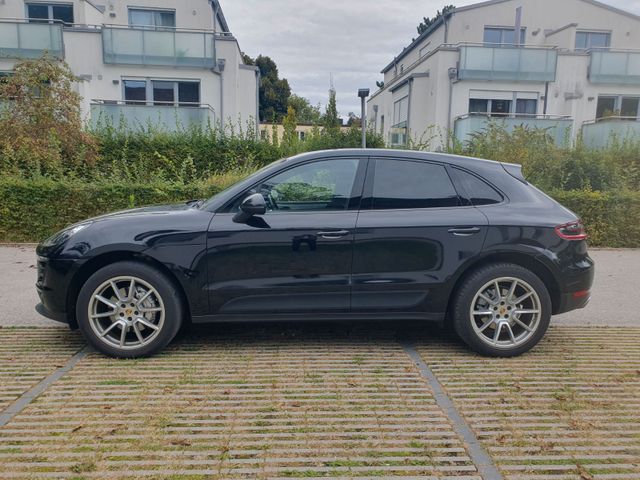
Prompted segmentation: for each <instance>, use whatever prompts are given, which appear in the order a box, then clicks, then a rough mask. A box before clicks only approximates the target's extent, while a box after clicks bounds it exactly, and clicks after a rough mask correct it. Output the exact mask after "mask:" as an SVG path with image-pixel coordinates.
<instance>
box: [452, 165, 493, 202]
mask: <svg viewBox="0 0 640 480" xmlns="http://www.w3.org/2000/svg"><path fill="white" fill-rule="evenodd" d="M451 171H452V175H453V178H454V180H455V182H456V184H458V185H459V186H461V187H462V189H463V191H464V192H465V193H466V197H467V199H468V200H469V202H470V203H471V205H475V206H479V205H493V204H496V203H501V202H502V201H503V200H504V199H503V197H502V195H500V193H498V191H497V190H496V189H495V188H493V187H492V186H491V185H489V184H488V183H487V182H485V181H484V180H481V179H480V178H478V177H476V176H475V175H473V174H471V173H469V172H465V171H464V170H460V169H458V168H452V169H451ZM461 193H462V192H461Z"/></svg>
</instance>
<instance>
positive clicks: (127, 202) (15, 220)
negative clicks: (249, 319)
mask: <svg viewBox="0 0 640 480" xmlns="http://www.w3.org/2000/svg"><path fill="white" fill-rule="evenodd" d="M238 179H239V177H238V176H237V175H223V176H217V177H212V178H210V179H209V180H207V181H203V182H199V183H194V184H186V185H185V184H171V183H146V184H139V183H122V182H118V183H114V182H99V183H83V182H80V181H77V180H75V181H72V180H66V181H54V180H50V179H44V178H43V179H35V180H27V179H20V178H1V179H0V202H1V204H0V241H2V242H38V241H41V240H43V239H44V238H46V237H48V236H49V235H51V234H53V233H54V232H56V231H58V230H59V229H61V228H63V227H65V226H66V225H69V224H71V223H74V222H77V221H79V220H82V219H85V218H88V217H93V216H96V215H100V214H103V213H106V212H111V211H116V210H122V209H126V208H132V207H135V206H142V205H151V204H160V203H172V202H182V201H185V200H189V199H194V198H207V197H210V196H212V195H214V194H215V193H217V192H219V191H220V190H222V189H223V188H225V187H227V186H228V185H230V184H231V183H233V182H235V181H237V180H238ZM551 196H552V197H554V198H555V199H557V200H558V201H559V202H561V203H562V204H563V205H565V206H566V207H568V208H570V209H571V210H573V211H574V212H576V214H578V215H579V216H580V217H581V218H582V220H583V221H584V223H585V224H586V225H587V229H588V232H589V236H590V244H591V245H593V246H601V247H636V248H637V247H640V192H635V191H626V192H625V191H619V192H592V191H580V190H573V191H560V190H557V191H552V192H551Z"/></svg>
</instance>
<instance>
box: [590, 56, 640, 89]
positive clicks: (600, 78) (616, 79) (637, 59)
mask: <svg viewBox="0 0 640 480" xmlns="http://www.w3.org/2000/svg"><path fill="white" fill-rule="evenodd" d="M589 80H590V81H591V83H615V84H618V85H640V51H635V52H621V51H617V52H616V51H609V50H593V51H592V52H591V62H590V64H589Z"/></svg>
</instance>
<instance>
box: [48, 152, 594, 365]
mask: <svg viewBox="0 0 640 480" xmlns="http://www.w3.org/2000/svg"><path fill="white" fill-rule="evenodd" d="M37 252H38V280H37V289H38V293H39V295H40V299H41V303H40V304H39V305H38V306H37V307H36V308H37V310H38V311H39V312H40V313H41V314H43V315H45V316H47V317H50V318H52V319H55V320H59V321H62V322H67V323H68V324H69V325H70V326H71V327H72V328H75V327H79V328H80V330H81V331H82V333H83V334H84V335H85V337H86V338H87V340H88V341H89V342H90V343H91V344H92V345H93V346H95V347H96V348H97V349H99V350H100V351H102V352H104V353H106V354H108V355H112V356H116V357H135V356H141V355H150V354H152V353H154V352H157V351H158V350H159V349H161V348H163V347H164V346H166V345H167V344H168V343H169V342H170V341H171V340H172V338H173V337H174V336H175V335H176V333H177V332H178V329H179V328H180V326H181V325H182V324H183V323H185V322H188V321H191V322H194V323H196V322H219V321H246V320H258V319H259V320H268V319H274V320H282V319H295V320H304V319H332V320H335V319H362V320H373V319H383V318H384V319H414V320H415V319H420V320H433V321H448V322H452V323H453V326H454V328H455V330H456V331H457V332H458V334H459V335H460V337H462V339H463V340H464V341H465V342H466V343H467V344H468V345H469V346H471V347H472V348H473V349H475V350H477V351H478V352H480V353H482V354H486V355H495V356H513V355H518V354H521V353H523V352H525V351H527V350H529V349H530V348H532V347H533V346H534V345H536V343H537V342H538V341H539V340H540V339H541V338H542V336H543V335H544V333H545V331H546V330H547V327H548V325H549V321H550V318H551V315H553V314H558V313H562V312H566V311H569V310H572V309H576V308H581V307H584V306H585V305H586V304H587V302H588V300H589V297H590V288H591V284H592V281H593V273H594V268H593V261H592V260H591V259H590V258H589V255H588V254H587V244H586V235H585V231H584V227H583V225H582V224H581V223H580V220H579V219H578V218H577V217H576V216H575V215H574V214H573V213H571V212H570V211H569V210H567V209H566V208H564V207H563V206H561V205H559V204H558V203H556V202H555V201H554V200H552V199H550V198H549V197H547V196H546V195H545V194H543V193H542V192H540V191H539V190H538V189H536V188H535V187H533V186H532V185H530V184H529V183H527V181H526V180H525V179H524V178H523V177H522V174H521V171H520V167H519V166H518V165H513V164H505V163H499V162H493V161H487V160H480V159H473V158H465V157H457V156H451V155H443V154H432V153H419V152H408V151H407V152H405V151H397V150H334V151H324V152H314V153H309V154H304V155H299V156H296V157H293V158H288V159H284V160H280V161H278V162H276V163H273V164H271V165H269V166H268V167H266V168H263V169H262V170H260V171H259V172H257V173H255V174H254V175H252V176H250V177H249V178H246V179H245V180H243V181H241V182H239V183H237V184H236V185H234V186H232V187H230V188H229V189H227V190H225V191H223V192H222V193H219V194H218V195H216V196H214V197H212V198H210V199H209V200H207V201H191V202H187V203H186V204H179V205H167V206H154V207H148V208H137V209H133V210H127V211H123V212H118V213H113V214H110V215H104V216H101V217H97V218H93V219H91V220H87V221H84V222H81V223H77V224H75V225H73V226H70V227H68V228H66V229H65V230H63V231H61V232H59V233H57V234H56V235H54V236H53V237H51V238H49V239H48V240H46V241H45V242H43V243H42V244H41V245H39V246H38V250H37Z"/></svg>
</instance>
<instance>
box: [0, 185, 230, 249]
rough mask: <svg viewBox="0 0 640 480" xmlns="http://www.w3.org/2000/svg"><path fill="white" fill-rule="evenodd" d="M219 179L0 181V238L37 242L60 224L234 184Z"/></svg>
mask: <svg viewBox="0 0 640 480" xmlns="http://www.w3.org/2000/svg"><path fill="white" fill-rule="evenodd" d="M239 179H240V177H239V176H235V175H224V176H221V177H213V178H211V179H209V180H207V181H201V182H197V183H192V184H172V183H167V182H164V183H162V182H155V183H126V182H117V183H116V182H99V183H85V182H80V181H67V180H61V181H56V180H51V179H46V178H39V179H22V178H2V179H0V198H2V199H3V201H2V204H0V240H1V241H4V242H37V241H41V240H43V239H45V238H47V237H48V236H50V235H51V234H53V233H55V232H56V231H58V230H60V229H61V228H64V227H65V226H67V225H69V224H72V223H75V222H78V221H80V220H83V219H86V218H89V217H94V216H96V215H101V214H104V213H107V212H113V211H117V210H124V209H127V208H133V207H137V206H143V205H151V204H163V203H177V202H183V201H186V200H190V199H195V198H208V197H210V196H212V195H214V194H216V193H218V192H219V191H221V190H223V189H224V188H226V187H227V186H229V185H230V184H232V183H234V182H235V181H237V180H239Z"/></svg>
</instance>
